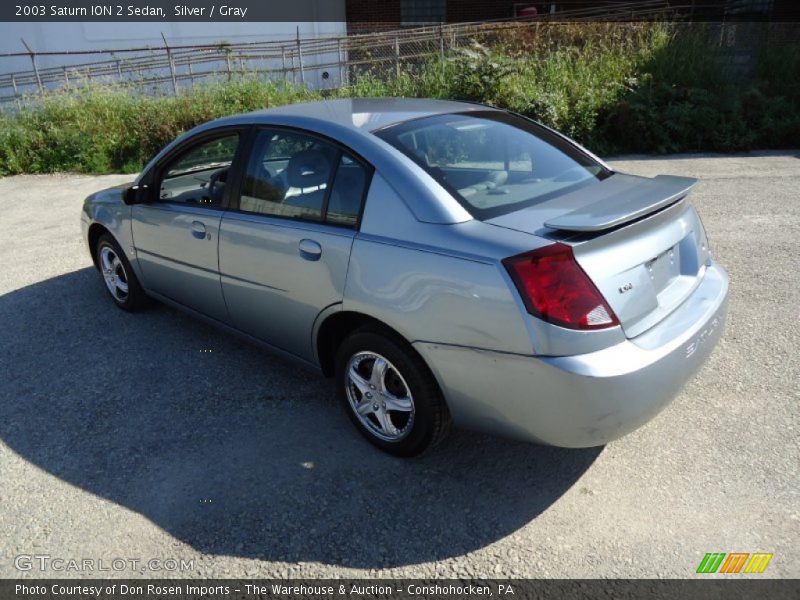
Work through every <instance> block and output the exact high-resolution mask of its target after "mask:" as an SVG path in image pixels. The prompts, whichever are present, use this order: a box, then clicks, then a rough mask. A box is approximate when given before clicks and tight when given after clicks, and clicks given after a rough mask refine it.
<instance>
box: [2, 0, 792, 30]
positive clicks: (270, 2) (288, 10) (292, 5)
mask: <svg viewBox="0 0 800 600" xmlns="http://www.w3.org/2000/svg"><path fill="white" fill-rule="evenodd" d="M348 4H349V3H348V2H346V0H56V1H53V0H41V1H37V0H11V1H10V2H5V1H4V2H2V3H0V22H2V21H17V22H20V21H29V22H36V21H56V22H58V21H61V22H76V21H80V22H87V21H106V22H114V21H123V22H124V21H156V22H157V21H176V22H186V21H214V22H222V21H243V22H245V21H246V22H298V21H305V22H345V21H346V22H348V23H370V22H373V23H376V22H385V21H398V22H399V21H402V24H404V25H410V24H415V23H418V24H422V23H431V22H439V21H444V22H459V21H479V20H484V19H508V18H514V17H517V18H526V19H527V18H532V19H537V20H555V21H559V20H562V19H564V20H581V21H585V20H592V21H604V20H614V21H620V20H622V21H641V20H646V21H651V20H671V19H680V20H689V21H723V20H724V21H731V20H734V21H797V20H798V19H800V10H798V6H797V3H794V2H790V1H789V0H782V1H779V2H776V3H774V4H773V3H763V2H762V3H758V2H753V3H726V2H722V1H715V0H695V1H693V2H679V3H675V2H668V1H666V0H665V1H664V2H662V3H659V2H657V0H656V2H652V1H651V2H645V3H642V5H641V6H637V5H636V3H630V4H627V3H623V4H624V6H622V7H621V5H620V3H619V2H617V3H614V2H613V1H609V2H602V1H599V2H596V3H589V2H569V1H566V2H558V3H555V5H557V6H558V10H557V11H555V12H552V13H551V12H548V11H547V10H545V8H544V7H545V4H543V3H538V5H539V6H540V8H541V10H542V12H541V13H539V12H537V11H536V9H535V7H536V6H537V3H536V2H511V1H508V2H498V3H497V4H495V5H492V3H487V2H485V0H458V2H455V1H454V0H453V1H451V2H450V3H449V4H442V5H441V6H442V10H440V11H438V12H437V11H433V12H431V11H425V10H404V9H403V8H402V6H401V2H400V0H396V1H395V2H389V3H384V4H382V5H380V9H379V10H377V9H376V10H369V9H366V10H365V9H364V7H365V6H366V7H368V6H369V3H367V2H359V3H358V5H357V6H356V7H355V9H354V10H350V7H349V6H348ZM547 6H549V3H547ZM526 8H527V12H526V10H522V9H526ZM387 11H388V12H387Z"/></svg>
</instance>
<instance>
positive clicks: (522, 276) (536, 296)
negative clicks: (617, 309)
mask: <svg viewBox="0 0 800 600" xmlns="http://www.w3.org/2000/svg"><path fill="white" fill-rule="evenodd" d="M503 264H504V265H505V266H506V269H508V272H509V273H510V274H511V278H512V279H513V280H514V283H515V284H516V285H517V289H519V292H520V294H522V299H523V300H524V301H525V306H526V307H527V309H528V312H529V313H531V314H532V315H534V316H537V317H540V318H542V319H544V320H545V321H549V322H550V323H553V324H555V325H560V326H561V327H569V328H570V329H603V328H606V327H613V326H615V325H619V321H618V320H617V315H615V314H614V311H613V310H611V307H610V306H609V305H608V304H607V303H606V301H605V298H603V295H602V294H601V293H600V291H599V290H598V289H597V288H596V287H595V285H594V283H592V280H591V279H589V276H588V275H586V273H584V271H583V269H581V267H580V265H579V264H578V263H577V262H576V261H575V257H574V256H573V254H572V248H570V247H569V246H566V245H564V244H558V243H556V244H551V245H550V246H544V247H542V248H539V249H538V250H534V251H533V252H527V253H525V254H520V255H518V256H512V257H511V258H507V259H505V260H504V261H503Z"/></svg>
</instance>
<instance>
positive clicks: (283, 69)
mask: <svg viewBox="0 0 800 600" xmlns="http://www.w3.org/2000/svg"><path fill="white" fill-rule="evenodd" d="M281 76H282V77H283V80H284V81H286V48H284V47H283V46H281Z"/></svg>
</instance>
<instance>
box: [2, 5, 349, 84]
mask: <svg viewBox="0 0 800 600" xmlns="http://www.w3.org/2000/svg"><path fill="white" fill-rule="evenodd" d="M334 2H336V3H337V5H338V6H337V12H340V13H341V20H339V21H334V22H315V21H305V22H297V23H285V22H278V23H237V22H224V23H205V22H184V23H172V22H139V23H92V22H85V23H30V22H29V23H7V22H5V23H0V53H4V52H24V51H25V47H24V46H23V45H22V42H21V41H20V38H24V39H25V41H26V42H27V43H28V44H29V45H30V46H31V47H32V48H33V49H34V50H36V51H59V50H93V49H108V48H126V47H134V46H148V45H151V46H163V41H162V39H161V33H162V32H163V33H164V35H165V36H166V37H167V41H168V42H169V44H170V45H180V44H195V43H196V44H204V43H214V42H220V41H226V42H231V43H236V42H247V41H266V40H286V39H294V38H295V36H296V35H297V28H298V27H299V28H300V37H301V39H306V38H313V37H319V36H338V35H345V34H346V33H347V25H346V23H345V8H344V0H334ZM339 9H340V10H339ZM316 12H317V11H316V10H314V6H313V3H312V4H311V5H310V7H309V11H308V15H309V19H312V18H314V16H315V14H314V13H316ZM326 14H330V7H326ZM108 58H109V56H108V55H88V56H87V55H78V56H41V57H38V58H37V64H38V65H39V67H53V66H61V65H69V64H78V63H84V62H91V61H96V60H104V59H108ZM312 62H313V60H312ZM30 69H31V61H30V59H29V58H28V57H27V56H23V57H14V58H4V57H0V73H10V72H16V71H29V70H30ZM311 83H313V82H311Z"/></svg>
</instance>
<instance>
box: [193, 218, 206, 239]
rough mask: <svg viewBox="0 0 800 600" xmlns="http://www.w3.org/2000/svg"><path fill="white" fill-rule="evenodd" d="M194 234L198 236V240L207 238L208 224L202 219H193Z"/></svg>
mask: <svg viewBox="0 0 800 600" xmlns="http://www.w3.org/2000/svg"><path fill="white" fill-rule="evenodd" d="M192 235H193V236H194V237H196V238H197V239H198V240H202V239H205V237H206V225H205V223H202V222H201V221H192Z"/></svg>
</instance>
